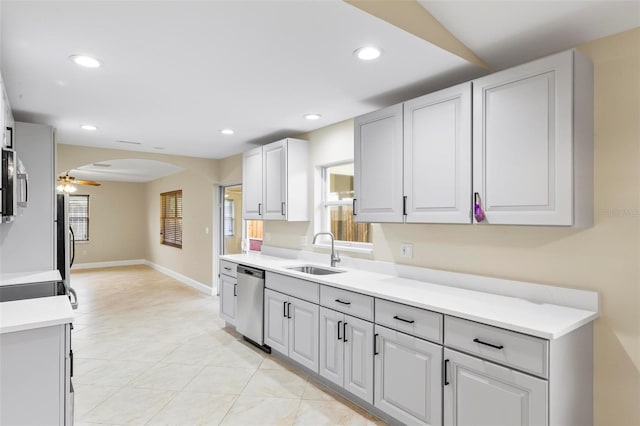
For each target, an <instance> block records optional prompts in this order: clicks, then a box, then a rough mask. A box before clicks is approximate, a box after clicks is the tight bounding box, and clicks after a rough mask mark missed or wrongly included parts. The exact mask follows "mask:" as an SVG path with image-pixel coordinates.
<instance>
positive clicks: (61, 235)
mask: <svg viewBox="0 0 640 426" xmlns="http://www.w3.org/2000/svg"><path fill="white" fill-rule="evenodd" d="M75 257H76V239H75V236H74V234H73V228H72V227H71V224H70V223H69V194H57V195H56V267H57V268H58V271H60V276H61V277H62V280H63V281H64V288H65V290H66V294H68V295H69V298H70V299H71V306H72V307H73V309H77V307H78V297H77V295H76V292H75V290H74V289H73V288H72V287H71V266H73V261H74V259H75Z"/></svg>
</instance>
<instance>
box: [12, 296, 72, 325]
mask: <svg viewBox="0 0 640 426" xmlns="http://www.w3.org/2000/svg"><path fill="white" fill-rule="evenodd" d="M0 319H1V320H2V321H0V324H1V325H0V334H5V333H14V332H17V331H26V330H33V329H36V328H42V327H52V326H56V325H62V324H70V323H73V321H74V313H73V309H72V308H71V302H70V301H69V298H68V297H67V296H50V297H39V298H35V299H24V300H14V301H10V302H2V303H0Z"/></svg>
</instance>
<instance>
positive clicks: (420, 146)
mask: <svg viewBox="0 0 640 426" xmlns="http://www.w3.org/2000/svg"><path fill="white" fill-rule="evenodd" d="M404 195H405V198H406V199H405V203H406V204H405V214H406V221H407V222H419V223H427V222H429V223H470V222H471V214H470V213H471V83H463V84H460V85H458V86H454V87H450V88H448V89H444V90H441V91H439V92H435V93H431V94H428V95H426V96H422V97H420V98H417V99H413V100H410V101H408V102H405V103H404Z"/></svg>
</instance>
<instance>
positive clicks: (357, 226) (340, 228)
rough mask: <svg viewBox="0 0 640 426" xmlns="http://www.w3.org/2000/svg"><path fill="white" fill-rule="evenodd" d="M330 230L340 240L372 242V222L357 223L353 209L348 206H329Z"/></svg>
mask: <svg viewBox="0 0 640 426" xmlns="http://www.w3.org/2000/svg"><path fill="white" fill-rule="evenodd" d="M327 211H328V216H329V226H330V231H331V232H332V233H333V235H334V236H335V238H336V240H339V241H350V242H359V243H370V242H371V224H369V223H355V222H354V221H353V210H352V207H351V205H348V206H330V207H327Z"/></svg>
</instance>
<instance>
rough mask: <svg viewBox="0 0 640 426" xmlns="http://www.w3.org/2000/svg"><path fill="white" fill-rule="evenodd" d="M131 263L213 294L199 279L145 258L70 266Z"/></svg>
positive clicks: (96, 266)
mask: <svg viewBox="0 0 640 426" xmlns="http://www.w3.org/2000/svg"><path fill="white" fill-rule="evenodd" d="M131 265H146V266H148V267H150V268H152V269H155V270H156V271H158V272H162V273H163V274H165V275H168V276H170V277H171V278H173V279H175V280H178V281H180V282H181V283H183V284H186V285H188V286H189V287H193V288H195V289H196V290H198V291H201V292H203V293H206V294H208V295H213V294H214V293H213V292H214V291H215V289H212V288H211V287H209V286H208V285H206V284H202V283H201V282H199V281H196V280H194V279H191V278H189V277H187V276H186V275H182V274H180V273H178V272H176V271H173V270H171V269H169V268H165V267H164V266H160V265H158V264H156V263H153V262H150V261H148V260H146V259H133V260H115V261H112V262H93V263H76V264H75V265H73V267H72V268H71V269H72V270H75V269H95V268H113V267H117V266H131Z"/></svg>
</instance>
